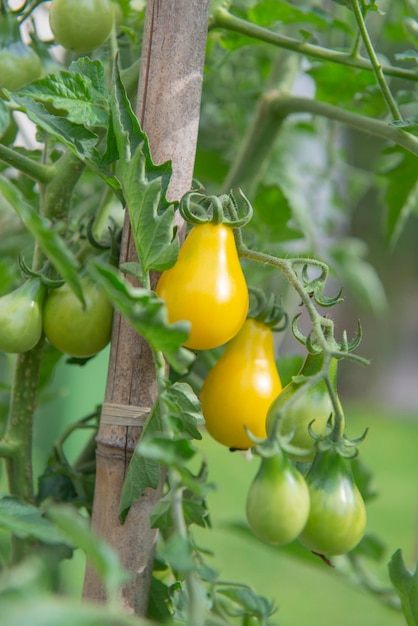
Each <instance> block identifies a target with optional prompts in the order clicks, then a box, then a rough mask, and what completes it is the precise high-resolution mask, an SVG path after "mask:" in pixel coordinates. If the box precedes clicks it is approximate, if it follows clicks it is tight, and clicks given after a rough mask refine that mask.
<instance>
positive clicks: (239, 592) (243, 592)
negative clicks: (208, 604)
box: [216, 585, 276, 622]
mask: <svg viewBox="0 0 418 626" xmlns="http://www.w3.org/2000/svg"><path fill="white" fill-rule="evenodd" d="M216 592H217V594H218V595H220V596H225V597H226V598H228V599H229V600H231V601H232V602H233V604H234V605H235V606H231V605H230V608H229V611H228V612H229V614H230V615H243V614H250V615H255V616H257V617H258V618H260V619H261V620H262V621H263V622H264V620H265V619H266V618H267V617H269V616H270V615H272V614H273V613H274V612H275V611H276V609H275V607H274V605H273V604H272V603H271V602H269V601H268V600H267V598H265V597H264V596H259V595H258V594H257V593H255V592H254V591H253V590H252V589H250V587H246V586H244V585H242V586H239V587H234V586H233V585H231V586H229V587H218V588H217V590H216Z"/></svg>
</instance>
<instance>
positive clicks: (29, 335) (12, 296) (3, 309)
mask: <svg viewBox="0 0 418 626" xmlns="http://www.w3.org/2000/svg"><path fill="white" fill-rule="evenodd" d="M45 292H46V289H45V287H44V285H43V284H42V283H41V281H40V280H39V278H30V279H28V280H27V281H26V282H24V283H23V285H21V286H20V287H18V288H17V289H15V290H14V291H12V292H11V293H8V294H6V295H5V296H2V297H1V298H0V350H2V351H3V352H11V353H21V352H27V351H28V350H31V349H32V348H34V347H35V346H36V344H37V343H38V341H39V340H40V338H41V335H42V305H43V301H44V298H45Z"/></svg>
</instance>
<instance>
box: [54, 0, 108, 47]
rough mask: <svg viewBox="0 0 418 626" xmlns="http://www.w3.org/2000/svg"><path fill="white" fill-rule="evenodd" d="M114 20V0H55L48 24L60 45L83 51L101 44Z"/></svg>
mask: <svg viewBox="0 0 418 626" xmlns="http://www.w3.org/2000/svg"><path fill="white" fill-rule="evenodd" d="M113 20H114V7H113V3H112V1H111V0H52V3H51V6H50V9H49V24H50V26H51V30H52V32H53V34H54V37H55V39H56V41H57V43H59V44H60V45H61V46H63V47H64V48H66V49H67V50H71V51H72V52H76V53H78V54H83V53H85V52H89V51H90V50H94V49H95V48H98V47H99V46H101V45H102V44H103V43H104V42H105V41H106V39H107V38H108V36H109V34H110V31H111V29H112V25H113Z"/></svg>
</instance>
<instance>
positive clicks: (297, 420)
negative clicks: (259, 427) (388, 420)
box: [267, 353, 344, 461]
mask: <svg viewBox="0 0 418 626" xmlns="http://www.w3.org/2000/svg"><path fill="white" fill-rule="evenodd" d="M323 359H324V356H323V354H322V353H321V354H308V355H307V357H306V359H305V361H304V363H303V365H302V368H301V370H300V372H299V374H298V376H297V377H296V380H292V381H291V382H290V383H289V384H288V385H287V386H286V387H285V388H284V389H283V391H282V392H281V393H280V394H279V395H278V396H277V398H276V399H275V400H274V402H273V403H272V405H271V407H270V409H269V412H268V415H267V432H269V433H270V432H271V431H272V429H277V433H278V434H279V436H284V437H286V436H288V437H290V440H289V443H290V444H291V445H292V446H294V447H296V448H299V450H300V451H301V453H304V455H303V457H301V456H296V455H293V454H290V457H291V458H292V459H294V460H304V461H305V460H306V461H309V460H312V459H313V457H314V455H315V439H314V438H313V437H312V436H311V434H310V432H309V425H310V424H311V428H312V431H313V432H314V433H315V434H316V435H319V436H324V435H325V434H326V433H327V423H328V420H329V418H330V416H331V415H332V414H333V411H334V408H333V405H332V401H331V398H330V395H329V393H328V390H327V386H326V383H325V380H323V379H321V380H319V381H318V382H317V383H315V384H314V385H313V386H311V387H309V388H307V389H306V390H305V391H299V390H300V389H301V387H302V386H303V385H304V384H305V380H306V377H309V376H315V374H317V373H318V372H319V371H320V370H321V368H322V366H323ZM337 363H338V362H337V360H336V359H332V361H331V365H330V378H331V382H332V384H333V386H334V388H335V386H336V378H337ZM302 377H303V378H302ZM296 393H300V394H301V395H299V396H298V397H296V398H295V399H293V397H294V396H295V395H296ZM343 426H344V425H342V428H343Z"/></svg>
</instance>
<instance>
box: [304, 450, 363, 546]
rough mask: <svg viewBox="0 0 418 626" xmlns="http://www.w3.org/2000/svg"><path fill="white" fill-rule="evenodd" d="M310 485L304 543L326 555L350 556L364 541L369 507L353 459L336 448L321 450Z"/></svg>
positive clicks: (310, 471) (309, 472) (311, 473)
mask: <svg viewBox="0 0 418 626" xmlns="http://www.w3.org/2000/svg"><path fill="white" fill-rule="evenodd" d="M306 482H307V484H308V488H309V495H310V502H311V504H310V511H309V517H308V521H307V523H306V526H305V528H304V529H303V531H302V532H301V534H300V537H299V539H300V541H301V542H302V543H303V545H304V546H306V547H307V548H308V549H309V550H311V551H312V552H316V553H318V554H324V555H325V556H337V555H340V554H346V553H347V552H349V551H350V550H352V549H353V548H355V546H356V545H357V544H358V543H359V542H360V540H361V538H362V537H363V535H364V531H365V528H366V507H365V504H364V501H363V498H362V496H361V494H360V491H359V489H358V488H357V486H356V484H355V482H354V479H353V475H352V471H351V466H350V460H349V459H347V458H344V457H343V456H341V455H340V454H339V453H338V452H337V451H336V450H335V449H333V448H329V449H327V450H324V451H320V452H318V453H317V455H316V457H315V459H314V462H313V463H312V466H311V468H310V470H309V471H308V473H307V475H306Z"/></svg>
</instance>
